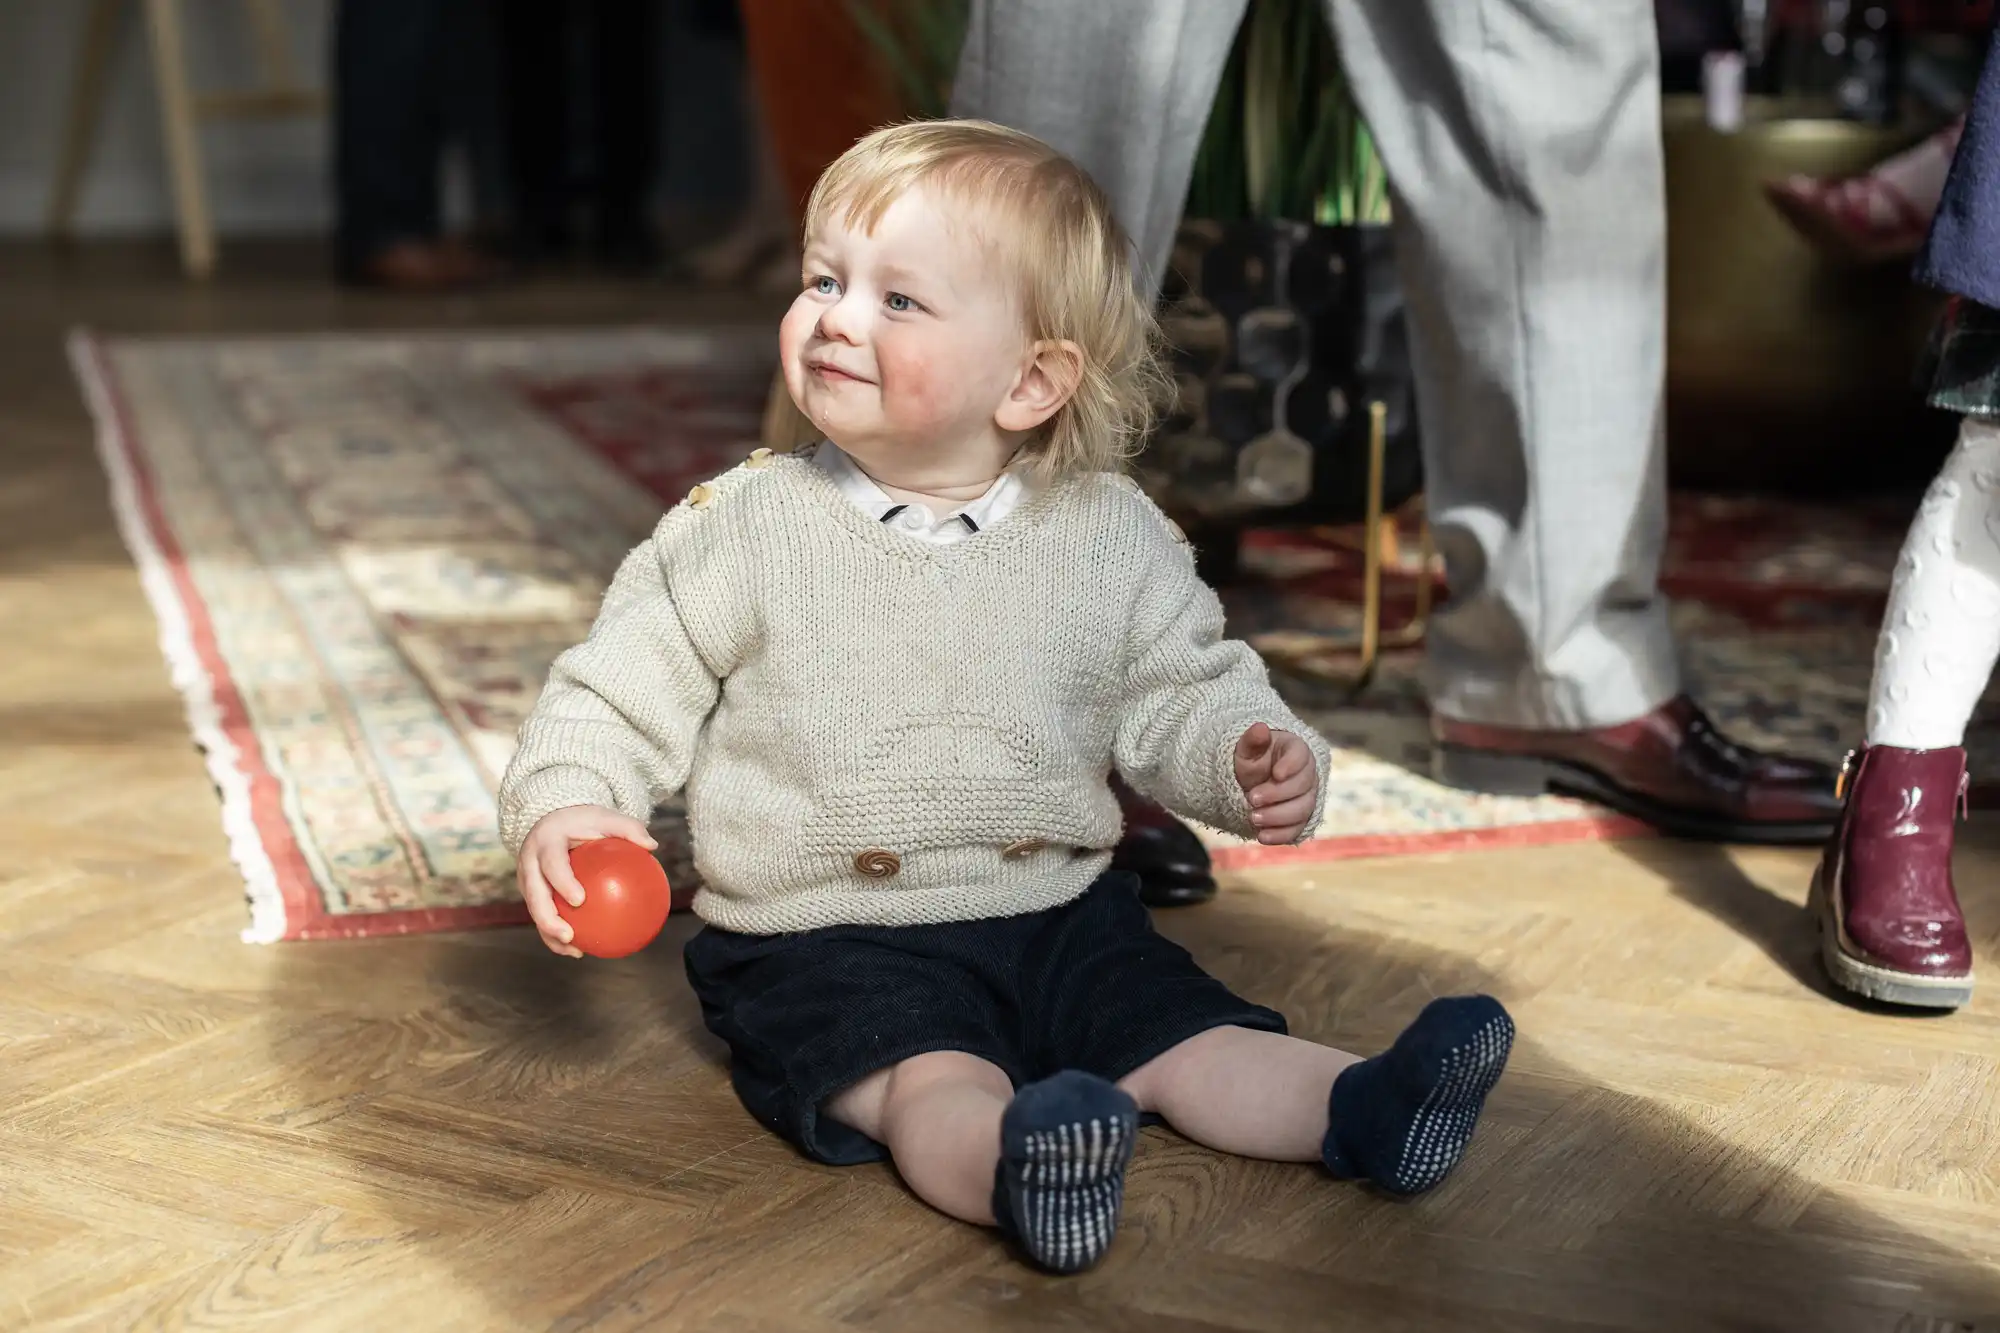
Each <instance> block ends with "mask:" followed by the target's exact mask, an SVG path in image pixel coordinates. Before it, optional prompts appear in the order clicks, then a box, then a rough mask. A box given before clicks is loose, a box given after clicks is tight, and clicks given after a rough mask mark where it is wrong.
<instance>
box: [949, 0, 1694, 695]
mask: <svg viewBox="0 0 2000 1333" xmlns="http://www.w3.org/2000/svg"><path fill="white" fill-rule="evenodd" d="M1242 9H1243V4H1242V0H1090V3H1088V4H1078V3H1075V0H974V2H973V6H972V24H971V28H970V31H969V36H968V39H967V43H966V49H965V53H964V56H963V58H962V60H961V64H960V75H959V84H958V87H957V90H956V93H955V97H954V110H955V111H956V112H957V113H958V114H961V115H977V116H984V117H986V118H988V119H992V120H997V121H1000V122H1002V123H1004V124H1008V125H1013V126H1015V127H1017V128H1020V129H1024V130H1027V131H1028V132H1030V133H1033V134H1037V135H1039V136H1040V137H1042V138H1044V139H1046V140H1048V141H1049V142H1050V143H1052V144H1054V145H1055V146H1056V147H1058V148H1060V149H1062V150H1063V151H1065V152H1067V153H1070V154H1071V155H1072V156H1074V157H1075V158H1076V159H1077V160H1078V161H1079V162H1081V163H1082V164H1083V165H1084V167H1085V168H1086V169H1088V170H1089V171H1090V172H1091V173H1092V174H1093V175H1094V176H1096V177H1097V179H1098V180H1099V182H1100V183H1101V184H1103V185H1104V187H1105V189H1106V190H1107V191H1108V192H1109V193H1110V194H1111V196H1112V199H1113V201H1114V203H1115V204H1116V206H1117V207H1118V209H1119V210H1120V216H1121V218H1122V220H1123V221H1124V223H1125V225H1126V227H1127V228H1128V229H1129V230H1130V231H1131V232H1132V233H1133V236H1134V239H1135V242H1136V244H1137V246H1138V250H1139V258H1140V264H1141V268H1142V272H1143V274H1144V275H1145V277H1146V279H1147V280H1149V281H1154V280H1157V277H1158V274H1159V273H1160V271H1161V269H1162V267H1163V266H1164V262H1165V257H1166V254H1167V251H1168V249H1169V247H1170V245H1171V241H1172V235H1173V229H1174V225H1175V222H1176V220H1177V218H1178V216H1179V211H1180V207H1181V203H1182V201H1183V199H1184V198H1185V195H1186V191H1187V182H1188V177H1189V173H1190V171H1191V169H1192V166H1193V161H1194V155H1195V151H1196V148H1197V146H1198V144H1199V141H1200V136H1201V130H1202V126H1203V125H1204V124H1205V122H1206V119H1207V108H1208V105H1209V103H1210V102H1211V101H1212V100H1213V98H1214V92H1215V87H1216V83H1217V81H1218V78H1219V76H1220V71H1221V66H1222V63H1223V62H1224V60H1225V59H1226V57H1227V54H1228V49H1229V42H1230V39H1231V36H1232V34H1233V33H1234V31H1235V28H1236V26H1237V24H1238V22H1239V21H1240V19H1241V16H1242ZM1328 10H1329V13H1330V16H1331V20H1332V22H1333V24H1334V27H1335V30H1336V32H1337V33H1338V36H1339V38H1340V43H1341V50H1342V54H1343V58H1344V59H1345V61H1346V63H1347V67H1348V71H1349V74H1350V77H1351V79H1352V82H1353V84H1354V88H1355V93H1356V96H1357V98H1358V100H1359V101H1360V103H1361V106H1362V109H1363V110H1364V111H1365V112H1366V113H1367V116H1368V119H1369V121H1370V123H1371V125H1372V126H1373V127H1374V130H1375V134H1376V138H1377V141H1378V143H1379V144H1380V147H1381V150H1382V154H1383V159H1384V161H1385V162H1386V163H1387V165H1388V169H1389V174H1390V178H1391V180H1392V182H1393V183H1394V186H1395V207H1396V217H1397V228H1398V243H1399V251H1400V254H1401V259H1402V264H1401V267H1402V271H1403V277H1404V282H1405V285H1406V287H1407V289H1408V292H1409V302H1410V317H1411V321H1412V329H1411V333H1412V339H1413V345H1414V351H1415V355H1416V366H1417V374H1418V403H1419V411H1420V413H1421V417H1422V421H1423V435H1424V445H1425V466H1426V472H1427V482H1426V485H1427V489H1428V494H1429V502H1430V506H1431V516H1432V521H1433V523H1434V524H1435V525H1436V527H1437V530H1438V539H1439V544H1440V547H1441V549H1442V550H1443V552H1444V554H1445V559H1446V563H1447V568H1448V571H1449V575H1450V580H1451V586H1452V590H1453V597H1452V602H1451V605H1450V607H1449V608H1447V609H1446V610H1445V611H1443V612H1442V613H1441V614H1440V615H1439V617H1438V619H1437V621H1436V623H1435V625H1434V626H1433V629H1432V633H1431V642H1430V688H1431V697H1432V702H1433V703H1434V704H1435V705H1436V706H1437V707H1438V709H1439V710H1440V711H1442V712H1444V713H1446V714H1448V715H1450V716H1454V717H1461V718H1466V719H1469V720H1474V721H1482V722H1491V723H1498V724H1508V725H1515V726H1529V727H1554V728H1569V727H1579V726H1602V725H1609V724H1612V723H1616V722H1622V721H1626V720H1628V719H1630V718H1632V717H1636V716H1638V715H1639V714H1641V713H1644V712H1646V711H1648V710H1650V709H1651V708H1653V707H1654V706H1656V705H1657V704H1659V703H1661V702H1662V701H1664V700H1665V699H1666V698H1668V697H1669V696H1671V695H1672V694H1673V693H1674V692H1675V691H1676V690H1677V689H1678V688H1679V681H1678V669H1677V666H1676V663H1675V658H1674V651H1673V643H1672V638H1671V635H1670V633H1669V631H1668V628H1667V623H1666V611H1665V606H1664V603H1663V602H1662V600H1661V598H1660V596H1659V594H1658V590H1657V588H1656V584H1655V580H1656V573H1657V568H1658V564H1659V555H1660V547H1661V540H1662V535H1663V527H1664V518H1665V488H1664V454H1663V444H1662V434H1661V389H1662V366H1663V359H1664V323H1665V272H1664V267H1665V266H1664V251H1665V236H1664V231H1665V207H1664V198H1663V189H1662V182H1661V166H1660V144H1659V111H1658V95H1659V82H1658V53H1657V50H1656V47H1655V38H1654V30H1653V22H1652V10H1651V7H1650V4H1649V0H1328Z"/></svg>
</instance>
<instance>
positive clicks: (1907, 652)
mask: <svg viewBox="0 0 2000 1333" xmlns="http://www.w3.org/2000/svg"><path fill="white" fill-rule="evenodd" d="M1996 658H2000V422H1995V421H1987V420H1979V419H1977V418H1973V417H1967V418H1966V419H1965V423H1964V425H1962V426H1961V427H1960V428H1959V432H1958V446H1957V447H1956V448H1955V449H1953V450H1952V453H1951V457H1950V458H1947V459H1946V460H1945V464H1944V466H1943V467H1942V468H1940V469H1939V470H1938V475H1937V479H1936V480H1935V481H1933V482H1931V487H1930V490H1929V491H1927V492H1925V494H1924V502H1923V506H1922V507H1921V508H1920V509H1918V511H1917V518H1916V521H1915V522H1914V523H1912V524H1911V525H1910V535H1909V536H1907V537H1905V538H1904V539H1903V554H1902V558H1901V559H1899V560H1898V561H1897V562H1896V575H1895V579H1894V581H1893V582H1892V583H1891V584H1890V587H1889V613H1888V615H1887V616H1886V617H1884V619H1883V621H1882V636H1881V638H1880V639H1879V640H1877V641H1876V645H1875V683H1874V686H1873V687H1872V688H1871V689H1870V690H1869V692H1868V743H1869V744H1870V745H1894V746H1899V747H1902V748H1905V749H1912V750H1933V749H1939V748H1942V747H1945V746H1952V745H1961V744H1963V743H1964V740H1965V724H1966V723H1967V721H1969V720H1970V719H1971V717H1972V709H1973V706H1974V705H1975V704H1977V703H1978V702H1979V696H1980V695H1981V694H1983V693H1985V691H1986V682H1987V680H1988V678H1989V677H1991V676H1992V674H1993V665H1994V661H1995V659H1996Z"/></svg>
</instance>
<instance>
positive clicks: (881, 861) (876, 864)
mask: <svg viewBox="0 0 2000 1333" xmlns="http://www.w3.org/2000/svg"><path fill="white" fill-rule="evenodd" d="M902 868H903V858H902V857H900V856H898V855H896V854H895V853H894V852H892V851H890V850H888V849H887V848H885V847H870V848H869V849H868V850H866V851H863V852H856V853H855V854H854V872H855V873H856V874H857V875H864V876H866V877H867V878H869V879H888V878H889V877H890V876H891V875H894V874H895V873H896V872H898V871H899V870H901V869H902Z"/></svg>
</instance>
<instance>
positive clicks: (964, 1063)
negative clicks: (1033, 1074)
mask: <svg viewBox="0 0 2000 1333" xmlns="http://www.w3.org/2000/svg"><path fill="white" fill-rule="evenodd" d="M942 1085H969V1086H971V1087H975V1088H979V1089H981V1090H984V1091H988V1092H991V1093H992V1094H993V1095H994V1096H996V1097H998V1098H999V1099H1000V1100H1002V1101H1005V1100H1007V1099H1008V1098H1010V1097H1012V1096H1013V1095H1014V1083H1013V1080H1011V1079H1009V1078H1008V1077H1007V1074H1006V1071H1005V1070H1003V1069H1001V1068H1000V1067H999V1066H998V1065H996V1064H993V1063H992V1062H991V1061H988V1060H982V1059H980V1058H979V1057H978V1056H976V1055H968V1054H966V1053H965V1052H964V1051H926V1052H924V1053H923V1054H922V1055H913V1056H911V1057H910V1058H909V1059H907V1060H899V1061H897V1062H896V1063H895V1064H893V1065H890V1066H889V1067H888V1068H886V1069H878V1070H876V1071H875V1072H874V1073H872V1074H870V1075H868V1076H867V1077H866V1078H863V1079H862V1080H860V1081H859V1082H858V1083H854V1084H851V1085H850V1086H848V1087H847V1088H845V1089H843V1090H842V1091H840V1092H837V1093H835V1094H834V1095H833V1096H831V1097H829V1098H827V1100H826V1113H827V1114H828V1115H830V1116H832V1117H833V1118H834V1119H836V1120H838V1121H840V1122H841V1123H842V1124H845V1125H851V1126H853V1127H854V1128H855V1129H858V1130H860V1131H861V1132H862V1133H864V1134H866V1135H868V1137H870V1138H872V1139H874V1140H876V1141H877V1142H882V1143H886V1142H887V1141H888V1139H889V1136H890V1134H891V1133H892V1132H893V1126H894V1124H895V1122H896V1120H897V1119H898V1118H899V1116H900V1115H901V1114H902V1113H903V1112H904V1111H906V1110H907V1109H908V1108H909V1107H911V1106H912V1105H914V1104H916V1103H918V1102H920V1101H922V1100H923V1098H924V1096H925V1094H926V1093H928V1092H930V1091H931V1090H933V1089H935V1088H937V1087H939V1086H942Z"/></svg>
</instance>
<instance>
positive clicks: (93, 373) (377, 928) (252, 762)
mask: <svg viewBox="0 0 2000 1333" xmlns="http://www.w3.org/2000/svg"><path fill="white" fill-rule="evenodd" d="M70 344H71V349H72V352H73V355H74V357H75V359H76V360H77V362H78V369H79V371H80V372H82V374H83V376H84V378H85V380H86V384H85V391H86V395H89V396H94V397H97V398H100V399H101V401H102V403H103V406H104V407H105V408H106V409H107V412H106V414H105V415H104V417H103V418H102V419H100V421H99V422H98V426H99V438H100V443H101V447H102V448H103V449H104V451H105V452H106V453H107V454H109V453H110V452H111V451H113V450H115V451H116V454H115V459H114V458H111V457H107V459H106V461H107V463H114V464H115V466H113V467H111V468H107V471H110V472H111V474H112V475H111V477H110V482H111V487H112V490H113V496H112V503H113V507H114V509H121V510H125V512H121V513H120V514H119V517H121V518H125V519H128V520H129V521H130V522H132V523H133V524H135V525H137V527H138V528H139V531H138V532H137V533H136V534H133V535H136V536H140V537H143V539H144V541H145V543H146V544H147V546H149V547H150V552H149V551H147V550H144V549H139V548H138V547H137V544H136V543H132V542H129V541H128V546H132V547H134V549H132V551H131V554H132V556H133V559H134V561H135V563H137V564H138V565H139V566H140V567H141V575H142V582H143V581H144V578H143V575H144V572H145V570H144V567H145V565H146V564H147V563H148V561H149V559H156V560H157V569H158V572H159V573H160V574H161V575H162V576H163V577H164V579H165V581H166V585H167V590H168V591H170V592H171V594H172V596H173V599H174V603H175V609H176V610H177V611H178V612H179V613H180V619H181V621H182V623H184V624H185V625H186V626H187V630H188V646H189V647H190V648H191V649H192V650H193V654H194V658H195V661H194V662H193V663H192V664H191V665H194V666H196V667H198V668H199V670H200V672H201V674H202V677H203V682H204V683H205V684H206V686H207V693H208V697H209V700H210V702H211V703H212V704H213V706H214V709H215V712H216V714H217V717H216V726H217V729H218V730H220V732H221V733H222V735H223V737H224V738H225V739H226V740H227V741H228V743H229V748H230V751H231V754H230V755H228V756H211V758H210V763H211V771H212V772H213V771H214V770H215V769H217V768H220V767H221V766H222V765H223V764H224V763H225V762H226V763H228V765H229V766H230V767H231V768H233V769H234V771H235V773H236V775H237V776H239V777H240V778H241V779H242V781H243V783H244V789H245V798H246V799H247V809H245V810H243V811H242V812H241V813H242V814H243V815H245V816H246V817H247V818H248V819H249V821H250V824H251V827H252V828H253V829H254V830H255V832H256V835H257V841H258V843H259V844H260V845H261V850H262V851H263V853H264V856H265V857H266V858H267V859H268V860H269V861H270V864H271V870H272V875H273V878H274V881H275V888H276V891H277V901H276V902H275V903H272V904H268V906H275V907H276V908H277V909H278V913H279V920H278V921H277V922H276V923H275V926H276V929H275V930H272V929H269V928H265V929H259V928H258V922H257V916H258V913H257V910H256V908H257V906H258V904H257V902H256V898H257V892H256V889H257V884H256V881H257V878H258V876H257V875H256V874H255V870H254V867H252V866H249V865H246V864H245V863H244V857H243V850H244V849H242V848H239V847H236V846H234V845H233V839H232V847H231V852H232V857H233V859H235V861H236V863H237V868H238V870H239V871H241V872H243V874H244V878H245V883H246V887H247V888H248V891H249V894H250V897H251V900H252V901H251V909H252V911H251V917H252V923H251V926H250V927H249V928H247V929H245V931H244V932H243V938H244V940H245V941H246V942H248V943H275V942H279V941H286V940H309V939H352V938H367V937H380V936H386V935H403V934H414V933H418V932H434V931H446V930H456V929H465V928H471V927H477V926H487V925H501V924H508V923H509V922H513V921H526V919H527V913H526V909H525V908H524V907H523V906H522V904H520V903H517V902H506V903H495V904H489V905H486V906H481V907H457V908H431V909H426V910H421V911H415V912H371V913H356V914H347V913H336V912H329V911H327V910H326V900H325V897H324V896H323V895H322V893H321V892H320V888H319V885H318V883H317V881H315V880H314V878H313V874H312V868H311V867H310V866H309V865H308V864H307V863H306V858H305V854H304V852H303V851H302V850H301V849H300V847H299V843H298V839H297V838H296V837H295V836H294V835H293V833H292V830H291V825H290V823H289V822H288V821H287V820H286V819H285V814H284V809H283V799H282V791H283V784H282V783H280V782H279V780H278V778H277V776H276V775H275V774H273V773H272V772H271V771H270V769H269V767H268V766H267V765H266V764H265V763H264V756H263V747H262V746H261V745H260V744H259V743H258V740H257V734H256V731H255V729H254V728H253V727H252V725H251V722H250V717H249V712H248V710H247V709H246V708H245V707H244V704H243V698H242V694H241V692H240V691H239V690H238V688H237V685H236V681H235V678H234V677H233V676H232V675H231V674H230V671H229V665H228V663H227V661H226V660H225V659H224V658H223V656H222V654H221V651H220V649H219V648H218V646H217V643H216V638H215V627H214V622H213V621H212V620H211V619H210V617H209V614H208V605H207V603H206V602H205V601H204V600H203V599H202V597H201V595H200V592H199V590H198V589H197V588H196V587H195V586H194V580H193V577H192V575H190V574H189V572H188V567H187V557H186V555H185V553H184V552H183V551H182V549H181V546H180V542H179V539H178V538H177V537H176V535H175V534H174V531H173V527H172V525H171V524H170V523H169V522H168V521H167V517H166V513H165V511H164V510H163V509H162V508H161V506H160V499H159V488H158V485H157V483H156V481H155V478H154V475H153V469H152V463H151V460H150V459H149V458H148V457H147V456H146V454H145V452H144V449H143V447H142V446H141V444H140V442H139V436H138V432H137V430H136V429H135V427H134V421H133V415H132V410H131V405H130V403H129V402H128V401H127V398H126V395H125V389H124V385H123V383H122V382H121V381H120V379H119V377H118V373H117V370H116V369H115V367H113V365H112V363H111V359H110V357H109V355H108V354H107V349H106V347H105V344H104V341H103V339H101V338H100V337H98V336H97V335H96V334H95V333H94V332H91V331H89V330H79V331H78V332H77V333H76V334H74V335H73V336H72V338H71V340H70ZM93 389H94V390H95V394H94V395H92V394H91V391H92V390H93ZM121 475H122V477H123V479H124V480H126V481H127V482H129V483H130V487H131V495H130V496H129V501H130V505H129V509H126V506H125V504H124V500H125V499H126V498H127V497H121V496H120V495H118V494H117V492H118V489H119V479H120V476H121ZM149 591H150V590H149ZM161 628H162V648H163V650H164V651H165V653H166V656H167V658H168V664H169V668H170V669H171V668H172V667H173V665H174V661H175V658H176V657H177V656H178V654H177V653H176V652H175V651H174V650H173V649H172V648H171V647H170V646H168V645H167V643H166V642H165V630H166V626H165V625H162V627H161ZM175 683H176V684H178V685H179V686H180V687H181V694H182V702H183V704H184V705H185V706H186V707H187V709H188V711H189V718H188V721H189V725H190V729H191V730H193V731H194V733H195V736H196V741H197V744H199V743H200V737H201V735H202V733H203V732H204V731H205V730H206V728H205V727H204V726H203V725H202V723H201V720H200V719H199V718H198V717H196V716H195V712H196V710H197V709H198V707H199V704H198V701H197V698H196V696H194V695H193V693H192V691H193V690H194V689H195V688H196V683H195V682H192V681H186V682H182V681H177V682H175ZM218 786H220V787H222V788H223V790H222V791H221V793H220V795H221V798H222V800H223V803H224V804H225V806H227V805H228V804H229V803H230V802H231V801H233V800H237V799H239V798H238V796H237V794H236V793H235V792H233V791H231V790H230V789H229V784H227V783H223V782H218ZM225 815H227V812H225ZM230 822H232V821H230V820H229V819H228V818H225V823H226V824H227V823H230ZM392 923H393V924H392Z"/></svg>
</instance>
